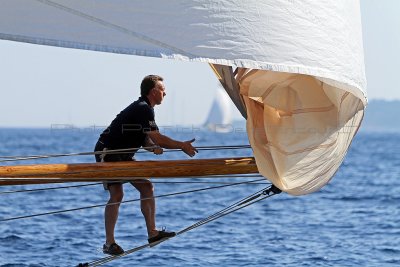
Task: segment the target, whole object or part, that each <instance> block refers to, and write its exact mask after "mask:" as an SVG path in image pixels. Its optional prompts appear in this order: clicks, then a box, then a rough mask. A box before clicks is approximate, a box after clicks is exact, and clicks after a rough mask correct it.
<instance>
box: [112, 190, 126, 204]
mask: <svg viewBox="0 0 400 267" xmlns="http://www.w3.org/2000/svg"><path fill="white" fill-rule="evenodd" d="M123 198H124V191H122V190H114V191H110V202H121V201H122V199H123Z"/></svg>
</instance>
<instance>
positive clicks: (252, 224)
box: [0, 128, 400, 267]
mask: <svg viewBox="0 0 400 267" xmlns="http://www.w3.org/2000/svg"><path fill="white" fill-rule="evenodd" d="M165 131H166V134H168V135H170V136H172V137H174V138H176V139H180V140H185V139H186V140H189V139H191V138H192V137H195V138H196V142H195V145H197V146H212V145H243V144H248V140H247V138H246V134H245V133H243V131H238V132H235V133H233V132H231V133H226V134H222V133H221V134H219V133H211V132H205V131H200V130H199V129H195V128H174V129H172V128H168V129H165ZM98 134H99V131H98V130H97V129H90V128H87V129H85V128H80V129H79V128H65V129H58V128H57V129H0V156H13V155H37V154H58V153H75V152H86V151H92V150H93V146H94V144H95V142H96V140H97V137H98ZM249 155H251V151H249V150H248V149H247V150H246V149H238V150H216V151H215V150H202V151H200V153H199V154H198V155H197V158H214V157H231V156H249ZM178 158H179V159H182V158H186V157H185V155H183V154H182V153H177V152H170V153H164V155H162V156H155V155H151V154H149V153H141V154H138V155H137V159H138V160H145V159H178ZM59 162H62V163H65V162H68V163H77V162H93V157H92V156H75V157H59V158H51V159H46V160H30V161H24V162H2V163H1V164H2V165H10V164H32V163H59ZM399 176H400V134H396V133H366V132H361V133H359V134H358V135H357V136H356V138H355V139H354V141H353V143H352V145H351V149H350V150H349V152H348V154H347V156H346V158H345V160H344V163H343V164H342V166H341V167H340V169H339V171H338V172H337V173H336V175H335V177H334V178H333V179H332V180H331V182H330V183H329V184H328V185H327V186H325V187H324V188H323V189H322V190H320V191H319V192H316V193H313V194H310V195H306V196H301V197H294V196H290V195H287V194H284V193H282V194H279V195H275V196H273V197H271V198H268V199H265V200H263V201H260V202H258V203H256V204H254V205H251V206H249V207H247V208H244V209H242V210H239V211H237V212H234V213H232V214H229V215H227V216H225V217H222V218H220V219H218V220H216V221H213V222H210V223H208V224H206V225H204V226H201V227H199V228H196V229H194V230H192V231H190V232H187V233H184V234H182V235H179V236H177V237H176V238H173V239H170V240H168V241H166V242H164V243H161V244H160V245H158V246H155V247H153V248H147V249H144V250H141V251H138V252H135V253H133V254H130V255H127V256H126V257H123V258H120V259H117V260H114V261H112V262H110V263H108V264H105V265H104V266H269V267H273V266H293V267H294V266H296V267H302V266H304V267H305V266H313V267H314V266H400V177H399ZM242 180H243V179H240V178H235V181H242ZM157 181H159V180H157ZM168 181H171V180H160V182H158V183H156V184H155V189H156V190H155V193H156V195H161V194H167V193H174V192H182V191H186V190H192V189H199V188H205V187H211V186H216V185H220V184H219V182H221V183H223V182H228V181H232V180H230V179H228V178H218V179H217V180H215V179H214V180H209V179H208V180H201V181H205V182H208V183H193V182H196V181H199V180H195V179H184V180H182V181H185V183H167V182H168ZM173 181H178V180H173ZM179 181H181V180H179ZM213 181H214V184H213V183H211V182H213ZM217 182H218V183H217ZM67 185H74V186H75V185H82V183H72V184H51V185H25V186H2V187H0V201H1V206H0V220H3V221H1V222H0V267H23V266H24V267H25V266H26V267H27V266H30V267H34V266H35V267H36V266H76V265H77V264H79V263H85V262H91V261H93V260H96V259H99V258H103V257H105V255H104V254H102V252H101V247H102V245H103V243H104V229H103V211H104V208H103V207H98V208H89V209H83V210H80V211H72V212H65V213H59V214H54V215H46V216H37V217H31V218H25V219H18V220H11V221H4V219H8V218H15V217H18V216H26V215H33V214H39V213H45V212H51V211H60V210H66V209H73V208H79V207H85V206H93V205H98V204H104V203H106V202H107V200H108V193H107V191H104V190H103V187H102V185H101V184H96V185H91V186H85V187H72V188H62V189H61V188H58V189H51V190H50V189H47V190H41V191H30V192H26V191H25V192H14V193H10V192H11V191H21V190H22V191H23V190H30V189H39V188H50V187H51V188H54V187H56V188H57V187H60V186H67ZM265 186H266V184H264V183H262V184H260V183H256V184H243V185H237V186H231V187H224V188H220V189H213V190H206V191H201V192H196V193H191V194H183V195H178V196H171V197H165V198H159V199H157V224H158V226H159V227H160V228H161V227H163V226H164V227H166V228H167V230H174V231H179V230H181V229H183V228H185V227H187V226H189V225H191V224H193V223H195V222H197V221H199V220H201V219H203V218H205V217H207V216H209V215H211V214H213V213H214V212H217V211H219V210H221V209H223V208H224V207H226V206H229V205H230V204H232V203H234V202H236V201H238V200H239V199H242V198H243V197H246V196H248V195H250V194H252V193H254V192H256V191H258V190H260V189H262V188H264V187H265ZM124 188H125V197H124V200H131V199H137V198H138V197H139V195H138V193H137V191H135V190H134V189H133V187H132V186H130V185H129V184H126V185H125V187H124ZM116 239H117V241H118V243H119V244H120V245H121V246H122V247H123V248H124V249H131V248H134V247H136V246H140V245H142V244H145V243H146V241H147V236H146V230H145V224H144V220H143V217H142V215H141V212H140V207H139V203H138V202H130V203H125V204H122V206H121V209H120V217H119V221H118V224H117V229H116Z"/></svg>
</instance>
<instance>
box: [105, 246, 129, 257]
mask: <svg viewBox="0 0 400 267" xmlns="http://www.w3.org/2000/svg"><path fill="white" fill-rule="evenodd" d="M124 252H125V251H124V250H123V249H122V248H121V247H120V246H119V245H118V244H117V243H112V244H111V245H109V246H107V245H106V244H104V245H103V253H104V254H110V255H113V256H116V255H121V254H123V253H124Z"/></svg>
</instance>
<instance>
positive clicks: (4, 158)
mask: <svg viewBox="0 0 400 267" xmlns="http://www.w3.org/2000/svg"><path fill="white" fill-rule="evenodd" d="M141 148H143V149H145V150H146V151H137V150H139V149H140V148H125V149H113V150H106V151H95V152H78V153H62V154H47V155H28V156H0V159H2V160H0V162H8V161H20V160H32V159H45V158H56V157H70V156H89V155H101V154H129V153H152V152H150V151H147V149H149V150H152V149H154V148H157V146H150V147H141ZM247 148H251V146H250V145H231V146H200V147H196V149H197V150H205V151H207V150H232V149H247ZM177 151H181V149H165V150H164V152H177Z"/></svg>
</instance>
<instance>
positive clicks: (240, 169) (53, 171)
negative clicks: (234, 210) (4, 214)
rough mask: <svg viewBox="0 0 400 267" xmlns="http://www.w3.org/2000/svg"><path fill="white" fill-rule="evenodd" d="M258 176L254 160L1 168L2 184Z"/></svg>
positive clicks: (203, 160)
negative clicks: (253, 174) (254, 174)
mask: <svg viewBox="0 0 400 267" xmlns="http://www.w3.org/2000/svg"><path fill="white" fill-rule="evenodd" d="M249 173H258V169H257V166H256V163H255V160H254V158H251V157H247V158H215V159H190V160H162V161H125V162H101V163H75V164H40V165H15V166H2V167H0V186H1V185H21V184H46V183H65V182H96V181H124V180H126V181H130V180H133V179H143V178H149V177H151V178H152V179H154V178H166V177H174V178H179V177H185V178H187V177H199V178H200V177H204V176H213V175H230V174H231V175H232V174H249Z"/></svg>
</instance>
